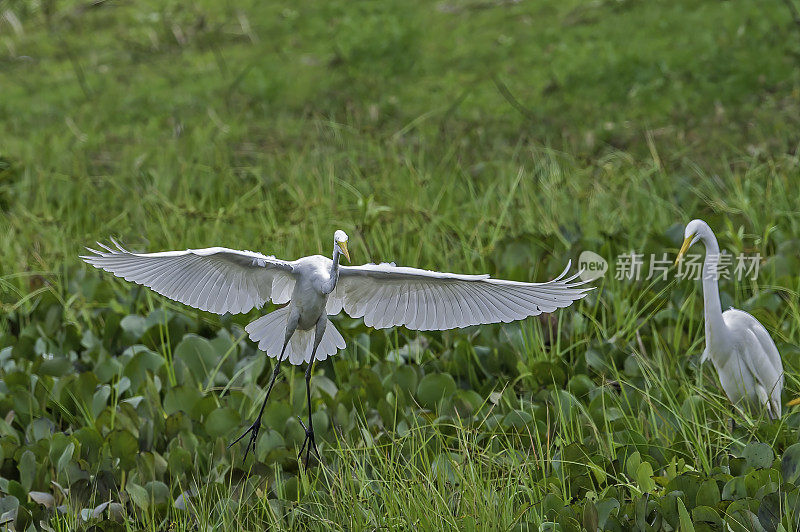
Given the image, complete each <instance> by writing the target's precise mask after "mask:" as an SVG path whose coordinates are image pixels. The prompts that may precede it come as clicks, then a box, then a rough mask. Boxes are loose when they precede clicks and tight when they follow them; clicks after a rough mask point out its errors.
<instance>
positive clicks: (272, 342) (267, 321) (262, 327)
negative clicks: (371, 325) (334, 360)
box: [244, 305, 347, 366]
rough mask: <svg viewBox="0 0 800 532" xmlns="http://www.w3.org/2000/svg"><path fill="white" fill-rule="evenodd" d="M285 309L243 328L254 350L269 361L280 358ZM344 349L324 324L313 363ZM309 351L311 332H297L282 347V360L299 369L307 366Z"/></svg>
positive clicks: (335, 333) (336, 334) (333, 329)
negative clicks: (260, 351) (265, 355)
mask: <svg viewBox="0 0 800 532" xmlns="http://www.w3.org/2000/svg"><path fill="white" fill-rule="evenodd" d="M289 307H290V305H287V306H285V307H283V308H280V309H278V310H275V311H273V312H270V313H269V314H267V315H265V316H261V317H260V318H258V319H257V320H254V321H251V322H250V323H249V324H248V325H247V327H245V328H244V329H245V331H247V333H248V334H249V335H250V339H251V340H253V341H254V342H256V343H258V348H259V349H260V350H262V351H264V352H265V353H266V354H267V356H269V357H271V358H278V356H279V355H280V354H281V348H283V340H284V338H285V337H286V322H287V321H288V319H289ZM326 319H327V318H326ZM346 345H347V344H346V343H345V341H344V338H342V335H341V334H340V333H339V331H337V330H336V327H334V325H333V323H331V321H330V320H328V323H327V324H326V325H325V333H324V334H323V335H322V341H321V342H320V343H319V347H318V348H317V353H316V356H315V357H314V360H325V359H326V358H328V357H329V356H333V355H335V354H336V352H337V351H338V350H339V349H343V348H344V347H345V346H346ZM313 348H314V329H309V330H307V331H301V330H297V331H295V332H294V334H293V335H292V339H291V340H290V341H289V345H287V346H286V352H285V353H284V355H283V359H284V360H288V361H289V363H290V364H292V365H295V366H299V365H300V364H302V363H303V362H305V363H308V362H309V361H310V360H311V351H312V350H313Z"/></svg>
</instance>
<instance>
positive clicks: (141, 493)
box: [125, 482, 150, 511]
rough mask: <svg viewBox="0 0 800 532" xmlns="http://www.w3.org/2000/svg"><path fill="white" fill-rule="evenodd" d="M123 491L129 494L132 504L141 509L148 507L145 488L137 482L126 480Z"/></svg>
mask: <svg viewBox="0 0 800 532" xmlns="http://www.w3.org/2000/svg"><path fill="white" fill-rule="evenodd" d="M125 491H126V492H127V493H128V495H130V497H131V500H132V501H133V504H135V505H136V506H138V507H139V508H141V509H142V510H144V511H147V509H148V508H149V507H150V497H149V495H148V494H147V490H145V489H144V488H143V487H141V486H140V485H138V484H135V483H133V482H128V484H127V485H126V486H125Z"/></svg>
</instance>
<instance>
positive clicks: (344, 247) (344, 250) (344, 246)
mask: <svg viewBox="0 0 800 532" xmlns="http://www.w3.org/2000/svg"><path fill="white" fill-rule="evenodd" d="M339 247H340V248H341V249H342V253H344V256H345V257H347V262H350V252H349V251H347V240H343V241H341V242H339Z"/></svg>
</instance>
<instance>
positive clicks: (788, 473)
mask: <svg viewBox="0 0 800 532" xmlns="http://www.w3.org/2000/svg"><path fill="white" fill-rule="evenodd" d="M781 474H782V475H783V481H784V482H790V483H792V484H796V483H797V479H798V478H800V443H795V444H794V445H790V446H789V447H788V448H787V449H786V450H785V451H784V452H783V457H782V458H781Z"/></svg>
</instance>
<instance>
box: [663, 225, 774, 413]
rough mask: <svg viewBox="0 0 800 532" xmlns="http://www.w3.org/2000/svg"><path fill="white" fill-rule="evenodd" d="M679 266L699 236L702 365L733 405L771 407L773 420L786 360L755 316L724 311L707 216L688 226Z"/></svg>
mask: <svg viewBox="0 0 800 532" xmlns="http://www.w3.org/2000/svg"><path fill="white" fill-rule="evenodd" d="M684 238H685V239H684V241H683V245H682V246H681V249H680V251H679V252H678V258H677V260H676V261H675V263H676V264H677V263H678V261H680V260H681V258H682V257H683V255H684V254H685V253H686V250H688V249H689V248H690V247H691V246H692V245H693V244H694V243H695V242H697V241H698V240H699V241H701V242H703V245H704V246H705V248H706V257H705V260H704V262H703V302H704V305H705V334H706V347H705V350H704V351H703V354H702V356H701V357H700V363H701V364H702V363H703V362H705V361H706V360H709V359H710V360H711V362H712V363H713V364H714V367H715V368H716V370H717V375H718V376H719V382H720V384H721V385H722V389H723V390H724V391H725V394H726V395H727V396H728V398H729V399H730V400H731V402H732V403H733V404H734V405H739V404H741V405H742V406H745V407H746V408H747V409H749V410H751V411H756V412H757V411H761V409H763V408H766V411H767V414H768V415H769V417H770V418H772V419H777V418H779V417H781V392H782V391H783V364H782V363H781V356H780V354H779V353H778V349H777V347H775V342H773V341H772V338H771V337H770V335H769V333H768V332H767V330H766V329H765V328H764V326H763V325H761V323H759V322H758V320H757V319H755V318H754V317H753V316H752V315H750V314H748V313H747V312H744V311H742V310H738V309H735V308H730V309H728V310H726V311H725V312H722V305H721V304H720V300H719V286H718V284H717V280H718V265H719V256H720V254H719V245H718V244H717V238H716V237H715V236H714V232H713V231H712V230H711V228H710V227H709V226H708V224H707V223H705V222H704V221H702V220H692V221H691V222H689V224H688V225H687V226H686V230H685V232H684Z"/></svg>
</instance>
